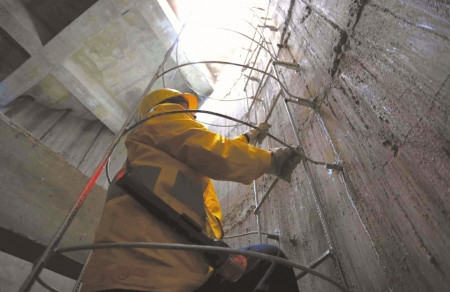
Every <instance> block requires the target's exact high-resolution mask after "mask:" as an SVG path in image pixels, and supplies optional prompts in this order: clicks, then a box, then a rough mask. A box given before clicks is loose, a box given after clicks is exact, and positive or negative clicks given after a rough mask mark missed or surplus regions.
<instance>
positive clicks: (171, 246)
mask: <svg viewBox="0 0 450 292" xmlns="http://www.w3.org/2000/svg"><path fill="white" fill-rule="evenodd" d="M107 248H148V249H175V250H195V251H208V252H210V251H214V252H217V253H227V254H241V255H244V256H249V257H255V258H259V259H262V260H266V261H270V262H273V263H277V264H280V265H284V266H287V267H290V268H296V269H299V270H302V271H305V272H307V273H310V274H311V275H314V276H317V277H319V278H321V279H323V280H325V281H327V282H329V283H331V284H333V285H334V286H336V287H338V288H340V289H341V290H342V291H349V290H348V289H346V288H345V287H343V286H342V285H341V284H340V283H339V282H337V281H335V280H333V279H332V278H330V277H328V276H326V275H324V274H322V273H320V272H318V271H316V270H313V269H310V268H308V267H306V266H303V265H300V264H297V263H294V262H291V261H289V260H286V259H283V258H280V257H276V256H271V255H267V254H262V253H258V252H254V251H249V250H242V249H235V248H228V247H217V246H209V245H195V244H169V243H149V242H122V243H97V244H85V245H79V246H69V247H61V248H57V249H56V250H55V252H59V253H65V252H73V251H80V250H86V249H107Z"/></svg>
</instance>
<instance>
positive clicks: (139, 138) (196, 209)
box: [82, 88, 300, 292]
mask: <svg viewBox="0 0 450 292" xmlns="http://www.w3.org/2000/svg"><path fill="white" fill-rule="evenodd" d="M197 108H198V100H197V98H196V96H195V95H193V94H188V93H181V92H179V91H177V90H174V89H168V88H162V89H158V90H154V91H152V92H150V93H149V94H148V95H147V96H146V97H144V99H143V100H142V102H141V103H140V105H139V108H138V113H137V118H138V120H142V119H145V118H150V119H148V120H146V121H145V122H143V123H142V124H141V125H140V126H139V127H137V128H136V129H134V130H133V131H132V132H130V133H129V134H128V135H127V137H126V140H125V145H126V147H127V161H126V163H124V166H123V167H122V169H121V170H120V171H119V173H123V171H124V170H125V169H126V168H127V167H128V168H134V169H139V170H142V171H143V173H144V174H143V175H142V177H143V179H142V181H143V182H145V184H146V185H147V186H149V188H151V191H152V192H153V193H154V194H156V195H157V196H158V197H160V198H163V199H164V200H165V201H166V202H168V204H169V205H171V207H172V208H174V209H176V210H180V209H182V212H183V213H184V214H186V215H187V216H188V217H189V218H190V220H192V221H193V222H195V224H197V225H199V226H201V227H202V229H203V231H204V233H206V235H207V236H209V237H210V238H215V239H221V238H222V237H223V235H224V234H223V229H222V211H221V207H220V203H219V200H218V198H217V195H216V192H215V190H214V186H213V184H212V182H211V179H214V180H225V181H234V182H238V183H243V184H250V183H251V182H252V181H253V180H255V179H257V178H258V177H260V176H262V175H263V174H267V173H270V174H274V175H276V176H278V177H279V178H281V179H283V180H286V181H289V182H290V180H291V176H292V172H293V170H294V169H295V167H296V165H297V164H298V163H299V162H300V157H299V156H298V155H296V153H295V151H294V150H292V149H291V148H289V147H280V148H275V149H272V150H270V151H266V150H263V149H260V148H258V147H255V146H252V145H251V143H254V142H256V141H258V140H259V141H261V138H262V137H264V136H265V135H266V134H267V132H266V131H264V130H267V125H262V126H261V128H263V129H264V130H258V129H252V130H249V131H247V133H244V134H242V135H239V136H237V137H236V138H234V139H228V138H225V137H223V136H222V135H219V134H217V133H214V132H211V131H209V130H208V129H206V128H205V127H204V126H203V125H202V124H201V123H199V122H197V121H196V120H195V115H194V114H193V113H189V112H184V113H183V112H181V113H176V114H165V115H161V114H162V113H167V112H172V111H182V110H186V109H191V110H192V109H193V110H195V109H197ZM155 115H156V117H154V118H151V117H152V116H155ZM117 180H118V176H116V177H115V178H114V179H113V181H112V183H111V185H110V186H109V189H108V193H107V198H106V203H105V206H104V209H103V214H102V217H101V219H100V222H99V225H98V227H97V230H96V233H95V242H96V243H107V242H149V243H178V244H192V243H191V242H189V240H187V239H186V238H185V237H183V236H181V235H180V234H178V233H177V232H175V231H174V229H172V228H171V227H170V224H168V222H164V220H160V219H158V218H157V217H156V216H154V215H153V214H152V213H151V212H149V211H148V210H147V209H145V208H144V207H143V206H142V205H141V204H140V203H138V202H137V201H136V200H135V199H134V198H133V197H132V196H130V195H129V194H128V193H127V192H126V191H125V190H124V189H123V188H121V187H120V186H119V185H118V184H117ZM243 249H245V250H250V251H256V252H261V253H265V254H270V255H275V256H280V257H283V258H286V256H285V255H284V254H283V252H282V251H281V250H280V249H279V248H277V247H275V246H272V245H266V244H261V245H254V246H250V247H246V248H243ZM242 258H243V257H242V256H241V259H242ZM235 263H236V265H235V266H234V268H235V270H233V265H231V268H230V267H228V268H226V269H224V268H222V267H218V268H217V267H216V268H213V267H212V266H211V265H210V264H209V263H208V261H207V260H206V259H205V255H204V254H203V253H202V252H197V251H192V250H189V251H188V250H167V249H144V248H134V249H98V250H94V251H93V252H92V254H91V257H90V260H89V262H88V264H87V266H86V269H85V275H84V279H83V286H82V291H166V292H178V291H180V292H181V291H199V292H200V291H231V289H234V290H235V291H253V290H254V289H255V287H256V286H257V285H258V284H259V286H260V287H263V288H264V289H266V290H261V291H287V292H289V291H298V287H297V282H296V279H295V275H294V272H293V270H292V269H290V268H287V267H285V266H282V265H274V266H272V268H270V271H269V272H270V273H269V274H268V275H266V277H264V275H265V274H266V272H267V270H269V267H270V266H271V263H270V262H267V261H263V260H258V259H256V258H251V257H248V258H247V257H245V258H244V259H243V261H242V262H240V261H239V258H238V261H235ZM273 268H274V269H273ZM227 269H228V270H227ZM263 277H264V278H265V279H264V283H259V282H260V280H261V279H262V278H263Z"/></svg>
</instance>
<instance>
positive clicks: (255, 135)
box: [244, 123, 271, 145]
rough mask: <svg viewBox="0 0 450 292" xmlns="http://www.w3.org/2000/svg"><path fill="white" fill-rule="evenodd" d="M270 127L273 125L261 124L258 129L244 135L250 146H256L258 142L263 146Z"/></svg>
mask: <svg viewBox="0 0 450 292" xmlns="http://www.w3.org/2000/svg"><path fill="white" fill-rule="evenodd" d="M270 127H271V125H270V124H268V123H261V124H259V125H258V129H253V128H252V129H250V130H248V131H247V132H245V133H244V135H245V136H247V138H248V143H249V144H252V145H255V144H256V142H258V144H261V143H262V141H263V140H264V139H265V138H266V136H267V131H268V130H269V128H270Z"/></svg>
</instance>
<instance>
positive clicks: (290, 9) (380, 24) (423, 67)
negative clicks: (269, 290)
mask: <svg viewBox="0 0 450 292" xmlns="http://www.w3.org/2000/svg"><path fill="white" fill-rule="evenodd" d="M22 2H24V1H20V3H22ZM11 3H13V1H7V4H8V5H1V4H0V12H1V13H2V14H1V15H2V16H4V17H3V18H2V20H1V21H0V26H1V27H2V29H3V30H4V31H5V34H8V35H9V36H10V37H11V38H13V39H14V41H15V42H16V43H17V44H18V46H20V47H22V48H23V49H24V50H25V51H26V53H27V54H29V55H30V56H31V57H30V58H28V59H27V57H26V54H22V57H17V58H18V60H15V62H16V63H14V64H12V65H11V66H9V67H8V68H6V67H5V70H6V71H5V72H6V73H5V74H4V75H5V76H7V77H5V79H4V80H3V81H2V83H1V84H0V93H1V96H0V104H1V105H3V106H4V105H6V104H7V103H8V102H9V101H10V100H12V99H14V98H16V97H18V96H21V95H24V94H26V95H30V96H32V97H33V95H36V98H35V100H34V101H32V99H28V98H24V99H22V100H16V103H17V104H16V105H15V106H14V105H12V104H10V107H8V108H7V109H6V110H7V115H8V116H10V117H11V118H12V119H13V120H14V121H15V122H17V123H18V124H19V125H21V126H22V127H24V128H25V129H27V130H28V131H29V132H31V133H32V134H33V135H34V136H35V137H36V138H38V139H42V141H43V142H45V143H46V144H47V146H49V147H50V148H52V149H53V150H54V151H56V152H58V153H60V154H61V155H62V157H64V158H65V159H67V161H69V163H71V164H72V165H74V166H75V167H77V168H78V169H79V170H80V171H82V172H83V173H84V174H86V175H90V174H91V173H92V171H93V169H94V168H95V166H96V163H98V160H99V159H100V158H101V157H102V156H103V154H104V150H106V148H107V147H108V146H109V144H110V143H111V141H112V140H113V138H114V134H113V132H115V131H117V129H118V128H120V126H121V122H120V121H123V120H124V119H125V115H124V114H125V113H127V112H129V111H130V110H131V109H132V107H133V105H134V104H135V103H136V102H137V98H138V97H139V96H140V93H141V91H142V90H143V89H144V88H145V87H146V85H147V82H148V81H149V79H150V78H151V76H152V74H153V73H154V72H155V71H156V68H157V66H159V64H160V62H161V61H162V60H161V58H162V57H163V56H164V54H165V52H166V50H167V49H168V48H169V47H170V45H171V43H172V41H173V39H174V36H175V32H176V29H173V28H172V24H174V23H172V24H169V22H167V16H166V15H163V10H164V9H165V8H164V7H162V6H161V5H160V4H161V2H158V3H157V2H156V1H144V0H140V1H131V0H129V1H98V2H96V3H95V4H94V5H93V6H92V7H90V8H89V9H88V10H87V11H86V13H83V14H82V15H80V17H78V18H76V20H75V21H74V22H73V24H72V25H69V26H68V27H66V28H65V29H64V30H62V31H61V32H60V33H59V34H57V35H55V36H54V37H53V38H52V39H51V40H48V42H47V43H46V44H45V45H42V44H41V43H40V38H39V37H43V39H48V38H49V37H48V35H42V34H41V36H39V34H38V32H37V31H33V30H30V29H29V28H30V27H31V28H33V26H30V21H31V20H30V19H25V20H24V22H22V23H18V22H17V21H16V20H14V19H15V16H17V15H24V13H25V11H24V10H23V9H22V8H23V7H22V8H21V6H23V5H19V4H14V5H13V4H11ZM46 3H48V2H46ZM86 3H87V2H86ZM257 6H258V7H257V8H255V9H254V11H253V13H254V14H252V15H258V13H260V17H259V18H260V19H261V20H264V21H267V22H266V23H264V25H260V26H259V27H260V28H261V29H262V28H263V27H264V29H262V31H263V33H262V34H261V35H258V36H257V39H258V41H259V42H260V43H261V44H264V45H266V46H267V48H266V49H267V50H269V51H270V52H272V57H273V58H274V60H276V61H281V62H289V63H292V65H299V66H300V67H299V68H300V69H297V70H295V69H292V68H287V67H285V66H281V65H277V66H275V67H270V68H269V70H268V72H269V73H270V74H272V75H273V76H275V77H276V78H278V79H279V81H281V82H282V84H283V87H284V88H285V89H286V90H284V89H282V86H280V85H279V84H277V81H276V80H275V79H273V78H267V79H266V76H264V74H262V73H261V72H255V71H253V70H250V69H249V68H238V69H237V70H236V71H233V70H231V69H228V67H229V66H222V65H220V66H217V67H215V68H219V67H220V68H222V69H224V71H222V74H225V73H228V76H232V77H235V76H241V78H240V80H238V81H236V82H235V83H234V84H232V85H230V84H228V85H227V86H229V87H230V88H231V89H229V88H226V89H224V88H221V87H219V86H220V85H221V83H220V82H217V84H216V85H217V86H218V87H216V90H215V92H214V94H213V96H212V98H211V99H210V100H207V101H206V102H205V108H203V109H206V110H212V111H216V112H219V113H221V114H226V115H230V116H231V117H235V118H238V119H242V120H244V121H246V122H250V123H252V124H258V123H260V122H262V121H264V120H265V118H266V117H267V114H268V112H269V109H270V108H271V106H272V104H274V103H275V99H276V96H277V94H278V93H279V92H280V90H281V96H280V98H279V100H278V101H277V102H276V104H275V106H274V108H273V112H272V114H271V116H270V117H269V118H268V122H269V123H270V124H271V125H272V127H271V129H270V131H269V132H270V133H271V134H272V135H274V136H275V137H277V138H279V139H280V140H281V141H284V142H285V143H287V144H288V145H297V144H299V145H301V146H302V148H303V150H304V153H305V155H306V156H307V157H309V158H311V159H313V160H314V161H318V162H327V163H340V164H341V165H342V166H343V171H331V170H330V169H326V168H325V167H324V166H323V165H317V164H315V163H312V162H306V160H304V161H302V163H300V164H299V166H298V167H297V168H296V170H295V171H294V173H293V179H292V182H291V183H287V182H283V181H280V182H278V183H277V184H276V185H275V186H274V188H273V189H272V191H271V193H270V194H269V195H268V197H267V199H266V200H265V202H264V204H263V205H262V206H260V211H259V213H258V216H256V215H255V214H254V210H255V209H256V208H257V205H258V203H259V202H260V200H261V199H262V198H263V196H264V195H265V194H266V193H267V191H268V189H269V187H270V185H271V183H272V182H273V180H274V177H273V176H272V175H264V176H263V177H261V178H259V179H257V180H256V181H255V183H254V184H250V185H240V184H236V183H229V182H215V186H216V189H217V191H218V193H219V197H220V200H221V202H222V205H223V211H224V217H225V218H224V219H225V226H224V229H225V232H226V236H231V238H227V239H226V241H227V242H228V243H230V244H231V245H232V246H233V247H239V246H244V245H249V244H255V243H259V242H264V243H271V244H275V245H279V246H280V247H281V248H282V249H283V250H284V251H285V252H286V254H287V255H288V257H289V259H291V260H292V261H294V262H296V263H300V264H303V265H307V266H308V265H313V266H314V268H315V269H317V271H320V272H322V273H324V274H325V275H328V276H330V277H332V278H333V279H335V280H337V281H339V282H340V283H341V284H342V285H344V286H346V287H348V288H349V289H350V290H351V291H370V292H372V291H448V290H450V275H449V271H450V266H449V265H450V264H449V261H448V259H449V258H450V252H449V250H450V249H449V247H450V246H449V245H450V228H449V227H448V226H449V223H450V215H449V212H450V199H449V195H450V184H449V182H450V168H449V167H448V165H450V123H449V116H450V98H449V96H450V23H449V19H450V12H449V11H450V5H449V3H448V1H444V0H427V1H418V0H399V1H393V0H370V1H369V0H343V1H337V0H318V1H311V0H279V1H270V5H268V6H264V5H263V4H260V3H258V5H257ZM255 7H256V6H255ZM267 7H268V8H269V11H266V9H267ZM267 12H270V13H269V14H268V13H267ZM261 15H264V17H263V16H261ZM260 24H262V23H260ZM34 28H35V29H36V28H39V26H38V27H34ZM274 28H276V29H274ZM3 35H4V34H3ZM9 36H5V37H4V38H3V39H8V38H9ZM261 36H263V37H264V40H262V39H260V37H261ZM254 45H255V43H252V47H251V48H249V49H248V55H247V57H245V61H242V60H241V59H239V60H231V61H236V62H242V63H245V64H250V65H253V64H255V66H257V68H258V69H259V70H265V69H266V65H267V64H268V62H269V58H270V57H269V55H268V53H267V51H266V50H259V49H258V48H255V47H254ZM8 47H10V48H14V47H17V46H16V45H15V44H14V43H13V42H9V43H8ZM19 49H20V48H19ZM148 52H152V53H148ZM240 57H242V56H240ZM256 57H257V58H258V59H257V60H255V59H254V58H256ZM25 59H27V60H25ZM187 59H188V58H180V59H177V56H176V55H172V58H169V60H168V62H167V63H166V65H165V69H169V68H172V67H173V66H176V65H177V61H178V62H186V61H187ZM17 62H18V63H20V62H23V64H22V65H21V66H19V67H18V68H17V69H14V68H16V67H17ZM213 67H214V66H213ZM185 69H187V68H185ZM228 70H229V71H228ZM11 71H13V72H11ZM181 71H183V73H182V74H184V75H180V73H179V72H177V71H173V72H171V73H169V74H167V75H165V76H164V77H165V78H164V79H162V78H160V79H159V80H158V81H157V82H156V85H155V86H156V87H159V86H169V85H173V86H174V87H177V88H178V87H180V88H179V89H180V90H182V91H184V90H185V89H187V90H189V88H204V87H205V86H206V87H208V86H207V85H208V84H206V85H205V83H208V82H205V80H206V77H205V79H202V82H200V83H201V84H197V85H196V84H193V83H192V80H187V82H184V81H186V80H182V79H183V77H186V76H189V77H191V79H197V77H198V75H193V72H195V71H188V70H181ZM8 74H9V75H8ZM122 74H123V75H122ZM124 75H126V76H124ZM149 76H150V77H149ZM219 81H220V78H219ZM222 81H224V82H225V80H222ZM206 91H207V90H206ZM296 97H300V98H302V99H303V100H307V101H310V102H313V103H314V104H315V107H313V108H311V107H306V106H304V105H300V104H298V103H296V102H298V100H296V99H295V98H296ZM284 98H290V99H291V100H290V101H289V102H287V103H285V100H284ZM71 99H76V101H74V100H71ZM213 100H214V102H212V101H213ZM31 103H33V104H31ZM58 103H60V104H58ZM58 105H60V107H58ZM68 108H72V109H73V110H72V112H71V113H69V112H66V111H60V109H68ZM6 110H5V109H3V111H6ZM290 116H292V121H291V120H290ZM95 119H98V120H96V121H92V120H95ZM202 119H205V120H207V121H208V124H207V125H208V127H210V128H211V129H212V130H214V131H218V132H220V133H222V134H224V135H225V136H227V137H234V136H236V135H239V134H241V133H243V132H244V131H246V130H247V126H243V125H240V124H239V123H238V122H236V121H230V120H226V119H222V118H213V119H206V118H205V116H202V115H200V114H199V120H200V121H201V120H202ZM101 123H103V124H101ZM108 128H109V129H108ZM69 129H70V131H69ZM111 130H112V131H111ZM280 146H281V144H280V143H279V142H277V141H275V140H274V139H271V138H267V139H266V141H265V142H264V143H263V144H262V145H261V147H262V148H264V149H270V148H274V147H280ZM2 152H4V151H0V154H1V153H2ZM124 153H125V151H124V147H123V144H120V145H119V149H118V150H117V152H116V153H115V155H114V156H113V159H112V162H111V165H112V170H111V172H110V174H112V173H114V170H115V169H117V168H118V167H120V165H121V163H122V162H123V159H124ZM218 167H220V166H218ZM8 175H9V174H8ZM7 177H10V176H7ZM29 179H30V180H32V179H33V176H31V177H29ZM12 183H14V184H15V185H14V186H15V187H16V188H17V189H20V185H18V184H17V183H16V182H15V181H14V180H12ZM99 184H100V185H101V186H104V187H106V186H107V182H106V178H105V174H104V173H103V174H102V177H101V178H100V180H99ZM33 186H34V183H33V184H30V186H26V187H30V188H31V187H33ZM255 196H256V197H257V200H256V201H257V202H256V201H255ZM29 202H35V201H34V199H33V198H30V199H29ZM38 203H39V201H38ZM61 204H62V203H61ZM58 206H59V205H58ZM46 210H47V211H48V209H46ZM20 211H21V212H22V211H23V210H20ZM49 212H50V211H49ZM258 224H259V226H260V231H261V235H262V236H261V239H260V238H259V236H258ZM31 226H34V225H31ZM28 227H29V226H28ZM28 227H27V228H28ZM49 230H50V229H49ZM47 231H48V230H47ZM30 232H31V233H30V234H32V235H33V234H34V233H33V232H32V231H30ZM240 234H245V235H243V236H236V237H235V236H233V235H240ZM47 235H48V234H47ZM278 235H279V238H278V239H277V236H278ZM295 272H296V273H297V274H298V276H299V281H298V283H299V286H300V288H301V290H302V291H339V289H338V288H336V287H334V286H333V285H331V284H329V283H327V282H326V281H323V280H321V279H319V278H317V277H314V276H311V275H302V274H301V271H300V270H296V271H295Z"/></svg>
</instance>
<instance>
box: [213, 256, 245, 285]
mask: <svg viewBox="0 0 450 292" xmlns="http://www.w3.org/2000/svg"><path fill="white" fill-rule="evenodd" d="M246 268H247V259H246V258H245V257H244V256H243V255H240V254H232V255H230V256H229V258H228V259H227V260H226V261H225V262H224V263H223V264H222V265H221V266H220V267H218V268H216V272H217V273H218V274H219V275H220V276H221V277H222V278H223V279H225V280H227V281H230V282H236V281H237V280H239V279H240V278H241V277H242V275H243V274H244V272H245V269H246Z"/></svg>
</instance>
